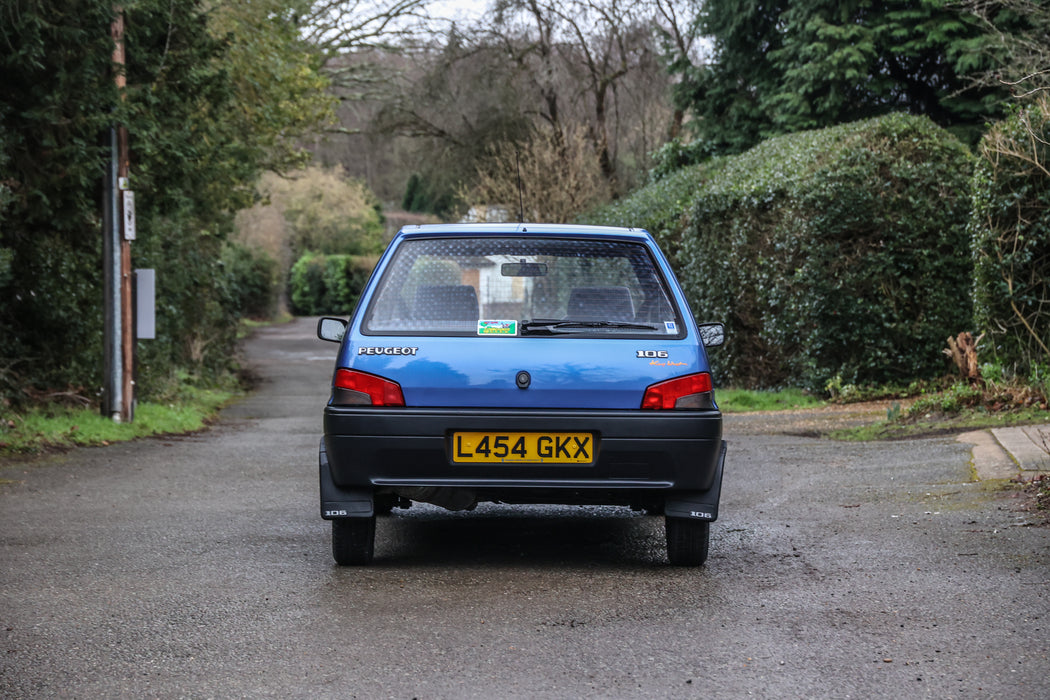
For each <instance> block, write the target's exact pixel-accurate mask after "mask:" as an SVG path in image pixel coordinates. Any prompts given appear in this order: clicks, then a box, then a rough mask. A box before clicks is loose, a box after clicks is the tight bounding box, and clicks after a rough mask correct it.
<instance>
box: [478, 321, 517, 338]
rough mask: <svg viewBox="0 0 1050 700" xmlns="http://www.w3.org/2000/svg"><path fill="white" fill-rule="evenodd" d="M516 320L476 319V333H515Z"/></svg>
mask: <svg viewBox="0 0 1050 700" xmlns="http://www.w3.org/2000/svg"><path fill="white" fill-rule="evenodd" d="M517 334H518V322H517V321H478V335H517Z"/></svg>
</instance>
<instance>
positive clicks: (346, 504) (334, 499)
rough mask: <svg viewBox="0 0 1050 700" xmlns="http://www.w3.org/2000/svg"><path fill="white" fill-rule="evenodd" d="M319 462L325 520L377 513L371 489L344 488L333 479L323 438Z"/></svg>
mask: <svg viewBox="0 0 1050 700" xmlns="http://www.w3.org/2000/svg"><path fill="white" fill-rule="evenodd" d="M318 463H319V465H320V472H321V517H322V518H324V519H325V520H332V519H334V518H370V517H372V516H373V515H375V503H374V501H373V498H372V492H371V490H369V489H344V488H340V487H339V486H336V484H335V482H334V481H332V470H331V469H330V468H329V466H328V452H327V450H326V449H325V446H324V439H323V438H322V439H321V447H320V450H319V451H318Z"/></svg>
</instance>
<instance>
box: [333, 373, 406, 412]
mask: <svg viewBox="0 0 1050 700" xmlns="http://www.w3.org/2000/svg"><path fill="white" fill-rule="evenodd" d="M332 403H333V404H335V405H338V406H404V405H405V396H404V394H402V393H401V385H400V384H398V383H397V382H392V381H390V380H389V379H384V378H382V377H377V376H376V375H374V374H368V373H367V372H358V371H357V370H353V369H337V370H336V371H335V384H334V386H333V391H332Z"/></svg>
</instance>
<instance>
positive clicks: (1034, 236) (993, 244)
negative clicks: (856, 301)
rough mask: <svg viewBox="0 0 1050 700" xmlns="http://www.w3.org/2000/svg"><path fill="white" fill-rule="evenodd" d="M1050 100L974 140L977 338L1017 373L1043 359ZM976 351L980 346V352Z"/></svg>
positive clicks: (1047, 330)
mask: <svg viewBox="0 0 1050 700" xmlns="http://www.w3.org/2000/svg"><path fill="white" fill-rule="evenodd" d="M1048 143H1050V102H1048V101H1046V100H1044V101H1043V102H1042V103H1041V104H1036V105H1032V106H1030V107H1028V108H1026V109H1025V110H1023V111H1019V112H1018V113H1016V114H1015V115H1014V116H1012V117H1011V118H1009V119H1006V120H1005V121H1003V122H1001V123H999V124H997V125H996V126H995V127H994V128H993V129H992V130H991V131H990V132H989V134H988V135H987V136H986V137H985V138H984V140H983V141H982V142H981V151H980V158H979V159H978V161H977V166H976V168H975V172H974V179H973V212H972V215H971V218H970V226H969V231H970V234H971V235H972V237H973V246H974V252H975V259H976V264H975V270H974V279H975V285H974V286H975V293H974V302H975V321H976V323H977V327H978V329H979V330H981V331H985V332H987V333H988V335H987V336H986V340H985V342H984V344H983V345H982V350H983V351H984V352H989V351H990V353H991V354H992V355H993V356H994V358H995V359H996V360H997V361H998V362H999V363H1000V364H1002V365H1003V366H1004V367H1007V368H1010V369H1011V370H1013V371H1016V372H1018V373H1019V374H1022V375H1030V374H1032V373H1038V372H1040V371H1042V373H1043V374H1045V373H1046V369H1047V365H1048V364H1050V350H1048V347H1050V172H1048V171H1047V167H1048V164H1050V146H1048V145H1047V144H1048ZM983 354H984V353H983V352H982V355H983Z"/></svg>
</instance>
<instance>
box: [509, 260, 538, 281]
mask: <svg viewBox="0 0 1050 700" xmlns="http://www.w3.org/2000/svg"><path fill="white" fill-rule="evenodd" d="M499 273H500V274H501V275H503V276H504V277H546V276H547V263H530V262H525V261H524V260H522V261H521V262H516V263H503V264H502V265H500V268H499Z"/></svg>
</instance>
